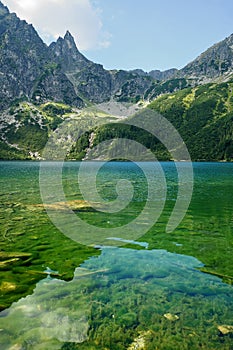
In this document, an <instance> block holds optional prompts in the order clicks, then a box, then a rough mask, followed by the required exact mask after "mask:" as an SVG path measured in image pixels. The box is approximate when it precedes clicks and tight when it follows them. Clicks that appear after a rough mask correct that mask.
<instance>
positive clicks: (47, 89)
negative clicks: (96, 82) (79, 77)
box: [0, 2, 83, 110]
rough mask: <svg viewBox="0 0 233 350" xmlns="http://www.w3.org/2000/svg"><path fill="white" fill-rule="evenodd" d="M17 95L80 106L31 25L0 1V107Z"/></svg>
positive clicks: (17, 96) (0, 108)
mask: <svg viewBox="0 0 233 350" xmlns="http://www.w3.org/2000/svg"><path fill="white" fill-rule="evenodd" d="M16 99H30V100H39V101H40V102H41V103H42V102H43V101H46V100H50V99H51V100H57V101H59V100H60V101H62V100H63V101H65V102H66V103H70V104H72V105H76V106H79V107H81V106H83V102H82V100H81V99H80V98H78V96H77V95H76V93H75V91H74V88H73V86H72V84H71V83H70V81H69V80H68V79H67V77H66V76H65V74H64V73H63V72H62V70H61V69H60V68H59V67H58V65H57V64H56V62H55V61H54V59H53V57H52V56H51V55H50V53H49V50H48V48H47V46H46V45H45V44H44V43H43V41H42V40H41V39H40V37H39V36H38V34H37V32H36V31H35V29H34V28H33V26H32V25H28V24H27V23H26V22H25V21H21V20H20V19H19V18H18V17H17V16H16V15H15V14H12V13H10V12H9V11H8V9H7V8H6V7H5V6H4V5H3V4H2V3H1V2H0V110H3V109H4V108H6V107H8V106H9V105H10V104H11V103H12V101H14V100H16Z"/></svg>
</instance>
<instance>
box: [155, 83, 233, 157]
mask: <svg viewBox="0 0 233 350" xmlns="http://www.w3.org/2000/svg"><path fill="white" fill-rule="evenodd" d="M149 108H152V109H153V110H156V111H157V112H159V113H161V114H162V115H163V116H164V117H165V118H167V119H168V120H169V121H170V122H171V123H172V124H173V126H174V127H175V128H176V129H177V130H178V131H179V133H180V135H181V137H182V138H183V140H184V142H185V143H186V145H187V147H188V150H189V152H190V155H191V158H192V160H208V161H211V160H218V161H219V160H227V161H230V160H232V159H233V81H230V82H227V83H221V84H214V83H210V84H206V85H202V86H199V87H195V88H187V89H184V90H181V91H178V92H176V93H173V94H168V95H163V96H160V97H159V98H157V99H156V100H155V101H153V102H152V103H151V104H150V105H149Z"/></svg>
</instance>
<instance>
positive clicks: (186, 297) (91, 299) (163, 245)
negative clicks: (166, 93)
mask: <svg viewBox="0 0 233 350" xmlns="http://www.w3.org/2000/svg"><path fill="white" fill-rule="evenodd" d="M147 166H148V167H149V168H150V163H148V165H147ZM184 166H185V165H184ZM193 166H194V175H195V183H194V193H193V198H192V202H191V205H190V208H189V210H188V212H187V213H186V216H185V218H184V220H183V221H182V223H181V224H180V225H179V226H178V228H177V229H176V230H175V231H174V232H173V233H171V234H168V233H165V229H166V223H167V221H168V218H169V215H170V214H171V211H172V208H173V206H174V203H175V199H176V195H177V174H176V171H175V168H174V165H173V164H172V163H162V167H163V170H164V172H165V174H166V180H167V187H168V193H167V200H166V204H165V208H164V210H163V213H162V215H161V216H160V218H159V220H158V221H157V223H156V224H155V225H154V226H153V227H152V228H151V229H150V230H149V231H148V232H147V233H146V234H145V235H144V236H143V237H138V239H137V241H138V243H137V244H133V242H132V243H128V244H127V245H125V246H123V247H107V246H102V247H101V249H94V248H91V247H85V246H84V245H81V244H78V243H76V242H74V241H71V240H70V239H69V238H67V237H66V236H64V235H63V234H62V233H61V232H59V230H58V229H57V228H56V227H54V225H53V224H52V223H51V222H50V220H49V218H48V216H47V213H46V212H45V210H42V209H41V208H40V207H37V206H36V205H37V204H40V203H41V198H40V191H39V178H38V175H39V163H30V162H1V163H0V229H1V236H0V298H1V299H0V307H1V310H2V311H1V313H0V349H76V348H77V349H111V350H112V349H128V348H129V349H140V348H139V347H137V346H136V345H135V344H134V345H133V346H132V343H133V341H134V340H135V339H136V338H137V337H140V335H141V338H143V342H144V347H145V349H164V350H169V349H188V350H189V349H207V350H211V349H228V350H230V349H232V348H233V337H232V333H229V334H227V335H225V336H221V334H220V332H219V330H218V326H219V325H231V326H233V289H232V278H233V234H232V225H233V220H232V219H233V217H232V213H233V201H232V197H233V181H232V179H233V164H230V163H194V165H193ZM54 167H56V165H53V166H52V165H51V164H50V165H48V174H50V176H51V179H53V181H52V182H51V186H54V189H55V188H56V180H54V173H55V172H54ZM78 167H79V163H66V164H65V167H64V171H63V185H64V189H65V193H66V197H67V199H68V200H77V199H81V195H80V192H79V188H78V186H77V169H78ZM90 169H91V164H90ZM90 171H91V170H90ZM88 176H89V172H88V174H87V179H88ZM120 178H126V179H128V180H130V181H132V182H133V184H134V189H135V192H134V196H133V200H132V202H131V203H130V204H129V205H127V207H126V209H125V210H122V211H121V212H120V213H115V214H112V213H111V214H108V213H101V212H99V211H95V210H91V209H84V210H81V211H78V212H76V214H77V215H79V217H80V218H82V220H85V221H86V222H89V223H90V224H92V225H96V226H97V227H105V228H108V229H109V230H110V232H111V229H112V228H114V227H116V226H117V227H120V226H121V225H123V224H126V223H128V222H130V221H132V220H133V218H134V217H137V216H138V215H139V213H140V212H141V211H142V209H143V206H144V204H145V201H146V198H147V192H148V191H147V190H148V189H147V185H146V181H145V178H144V177H143V173H142V172H141V171H140V170H139V168H138V167H137V166H136V165H134V164H132V163H115V162H114V163H113V162H112V163H108V164H106V165H105V166H104V167H103V169H102V171H101V172H100V173H99V175H98V178H97V183H98V186H99V191H100V194H101V196H102V197H103V198H105V200H113V199H115V198H116V196H117V194H116V187H115V185H116V180H117V179H120ZM159 181H160V179H159V178H158V182H159ZM162 199H163V198H160V197H159V196H158V200H162ZM51 202H52V198H51ZM201 270H204V271H206V272H208V273H203V272H202V271H201ZM168 313H170V314H171V315H172V316H173V317H174V316H176V319H175V320H169V319H167V318H166V317H165V316H164V315H166V314H168ZM130 346H131V348H130Z"/></svg>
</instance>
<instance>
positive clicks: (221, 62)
mask: <svg viewBox="0 0 233 350" xmlns="http://www.w3.org/2000/svg"><path fill="white" fill-rule="evenodd" d="M232 73H233V34H231V35H230V36H229V37H227V38H226V39H224V40H222V41H221V42H219V43H217V44H215V45H213V46H212V47H210V48H209V49H208V50H207V51H205V52H204V53H202V54H201V55H200V56H199V57H197V58H196V59H195V60H194V61H193V62H191V63H189V64H188V65H187V66H185V67H184V68H183V69H181V70H180V71H179V72H178V76H180V77H189V78H192V79H196V80H198V82H199V83H200V82H207V81H211V80H213V79H217V78H221V80H222V81H223V80H227V79H229V76H230V75H232Z"/></svg>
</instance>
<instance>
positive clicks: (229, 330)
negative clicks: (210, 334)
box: [218, 325, 233, 335]
mask: <svg viewBox="0 0 233 350" xmlns="http://www.w3.org/2000/svg"><path fill="white" fill-rule="evenodd" d="M218 330H219V332H220V333H221V334H222V335H228V334H233V326H227V325H221V326H218Z"/></svg>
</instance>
